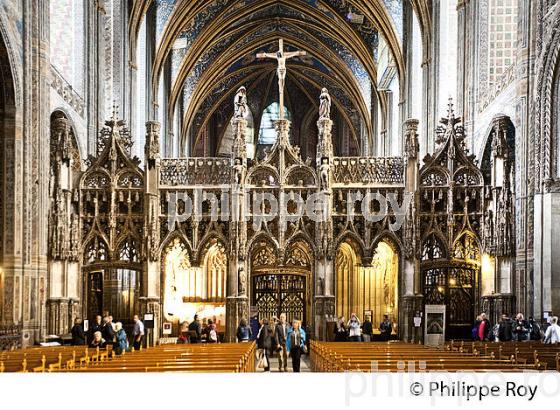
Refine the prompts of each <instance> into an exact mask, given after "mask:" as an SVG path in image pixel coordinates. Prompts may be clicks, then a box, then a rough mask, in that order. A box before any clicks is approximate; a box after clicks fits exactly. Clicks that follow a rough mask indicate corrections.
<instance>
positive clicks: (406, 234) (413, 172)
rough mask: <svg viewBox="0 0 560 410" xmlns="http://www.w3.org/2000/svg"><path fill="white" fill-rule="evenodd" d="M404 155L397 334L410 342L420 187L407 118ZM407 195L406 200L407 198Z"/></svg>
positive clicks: (417, 289)
mask: <svg viewBox="0 0 560 410" xmlns="http://www.w3.org/2000/svg"><path fill="white" fill-rule="evenodd" d="M404 140H405V142H404V144H405V146H404V155H405V160H406V166H405V189H404V191H405V200H409V201H410V203H409V207H408V209H407V211H406V216H405V222H404V225H403V228H402V229H403V246H404V249H403V254H402V258H401V260H402V265H403V266H401V267H400V269H401V272H402V276H401V277H402V281H401V283H402V289H401V295H403V300H404V303H403V304H402V305H401V312H402V313H401V315H400V317H401V320H400V322H401V323H400V329H399V333H400V336H401V339H403V340H407V341H413V340H416V339H417V335H416V333H415V332H416V329H415V328H414V316H415V314H416V312H417V311H421V310H422V309H421V306H420V307H419V306H417V303H418V302H417V301H418V300H421V298H422V295H421V291H422V290H421V278H420V261H419V258H418V255H419V246H420V235H419V231H418V221H417V217H416V210H417V209H418V207H417V206H418V194H417V193H418V187H419V181H418V178H419V167H420V165H419V161H418V153H419V150H420V147H419V142H418V120H416V119H409V120H407V121H405V123H404ZM406 197H408V199H407V198H406Z"/></svg>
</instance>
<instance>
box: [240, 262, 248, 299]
mask: <svg viewBox="0 0 560 410" xmlns="http://www.w3.org/2000/svg"><path fill="white" fill-rule="evenodd" d="M238 275H239V295H241V296H243V295H246V294H247V274H246V273H245V269H243V267H242V266H240V267H239V269H238Z"/></svg>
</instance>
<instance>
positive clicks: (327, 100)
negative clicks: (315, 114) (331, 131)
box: [319, 88, 332, 119]
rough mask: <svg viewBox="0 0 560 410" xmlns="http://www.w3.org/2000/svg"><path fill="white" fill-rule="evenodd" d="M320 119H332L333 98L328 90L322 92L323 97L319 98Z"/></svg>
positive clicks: (324, 89)
mask: <svg viewBox="0 0 560 410" xmlns="http://www.w3.org/2000/svg"><path fill="white" fill-rule="evenodd" d="M319 100H320V103H319V119H323V118H327V119H330V118H331V102H332V101H331V96H330V95H329V91H328V90H327V89H326V88H323V89H322V90H321V96H320V97H319Z"/></svg>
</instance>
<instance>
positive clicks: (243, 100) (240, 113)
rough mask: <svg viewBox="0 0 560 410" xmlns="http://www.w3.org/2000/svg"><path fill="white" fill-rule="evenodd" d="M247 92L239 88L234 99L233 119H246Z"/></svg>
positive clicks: (243, 88)
mask: <svg viewBox="0 0 560 410" xmlns="http://www.w3.org/2000/svg"><path fill="white" fill-rule="evenodd" d="M247 114H248V108H247V90H246V89H245V87H239V89H238V90H237V93H236V94H235V99H234V114H233V118H236V119H239V118H241V119H244V120H245V119H247Z"/></svg>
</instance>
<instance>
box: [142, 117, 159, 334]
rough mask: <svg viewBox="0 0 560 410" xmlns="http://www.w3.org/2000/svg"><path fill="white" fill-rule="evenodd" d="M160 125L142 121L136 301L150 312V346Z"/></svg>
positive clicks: (155, 304) (155, 296)
mask: <svg viewBox="0 0 560 410" xmlns="http://www.w3.org/2000/svg"><path fill="white" fill-rule="evenodd" d="M159 131H160V124H159V123H158V122H155V121H148V122H147V123H146V145H145V147H144V155H145V164H146V168H145V177H144V178H145V179H144V190H145V191H144V206H145V207H146V208H145V209H146V210H147V212H146V214H145V220H144V251H143V255H142V257H143V261H144V269H143V275H142V286H141V289H142V296H141V297H140V304H141V308H142V313H153V314H154V329H153V331H151V332H149V334H148V336H147V337H146V342H147V343H150V345H153V344H156V343H157V341H158V340H159V336H160V329H161V318H162V314H161V308H160V303H159V302H160V294H161V290H160V280H161V269H160V258H161V255H160V253H159V247H160V227H159V224H160V220H159V215H160V196H159V174H160V147H159V138H160V135H159Z"/></svg>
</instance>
